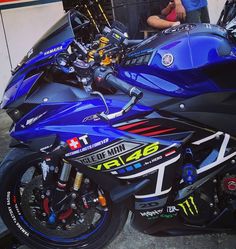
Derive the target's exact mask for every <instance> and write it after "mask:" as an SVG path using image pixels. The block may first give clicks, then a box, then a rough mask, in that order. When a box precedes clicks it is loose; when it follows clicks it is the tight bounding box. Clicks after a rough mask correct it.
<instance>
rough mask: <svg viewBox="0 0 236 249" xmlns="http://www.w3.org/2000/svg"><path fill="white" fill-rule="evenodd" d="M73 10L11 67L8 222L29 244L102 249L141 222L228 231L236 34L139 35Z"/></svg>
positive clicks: (235, 200) (188, 230)
mask: <svg viewBox="0 0 236 249" xmlns="http://www.w3.org/2000/svg"><path fill="white" fill-rule="evenodd" d="M88 34H89V21H88V20H87V18H86V17H85V16H83V15H82V14H80V13H79V12H77V11H75V10H72V11H70V12H68V13H67V14H66V15H65V16H64V17H63V18H61V19H60V20H59V21H58V22H57V23H56V24H55V25H54V26H53V27H52V28H51V29H50V30H49V31H48V32H47V33H46V34H45V35H44V36H43V37H42V38H41V39H40V41H39V42H38V43H37V44H36V45H35V46H34V47H33V48H32V49H31V50H30V51H29V52H28V54H27V56H26V57H25V58H24V59H23V61H22V62H21V63H20V64H19V65H18V67H17V68H16V69H15V70H14V72H13V75H12V78H11V80H10V82H9V84H8V86H7V88H6V91H5V94H4V98H3V101H2V108H4V109H6V110H7V113H8V114H9V116H10V117H11V118H12V120H13V125H12V127H11V129H10V134H11V136H12V138H13V139H12V142H11V145H10V146H11V147H12V150H10V152H9V154H8V155H7V156H6V158H5V159H4V161H3V162H2V164H1V167H0V181H1V191H0V196H1V200H2V201H1V207H0V212H1V215H2V217H3V219H4V222H5V223H6V225H7V226H8V227H9V229H10V230H11V231H12V233H13V234H14V235H15V236H17V237H18V238H19V239H20V240H21V241H24V243H26V244H27V245H29V246H31V247H34V248H64V247H70V248H82V247H83V248H96V249H97V248H103V247H104V245H106V244H107V243H108V242H110V241H111V240H112V239H113V238H114V236H115V235H116V234H117V233H118V232H119V231H120V230H121V228H122V227H123V225H124V223H125V221H126V218H127V214H128V210H130V211H131V212H132V219H131V221H132V224H133V226H134V227H135V228H136V229H138V230H139V231H141V232H144V231H145V233H149V234H156V235H161V236H163V235H165V236H169V235H184V234H194V233H209V232H226V231H230V232H233V231H234V230H235V209H236V208H235V207H236V169H235V157H236V144H235V135H236V122H235V121H236V119H235V114H236V111H235V108H234V107H235V104H236V103H235V101H236V100H235V99H236V98H235V97H236V91H235V89H236V87H235V82H234V81H235V80H234V77H233V76H234V68H235V63H236V46H235V41H234V37H233V32H230V31H228V30H227V29H223V28H221V27H219V26H215V25H210V24H199V25H196V24H183V25H180V26H177V27H173V28H170V29H168V30H165V31H163V32H161V33H158V34H156V35H154V36H153V37H150V38H148V39H147V40H144V41H141V42H136V41H129V40H128V39H127V37H126V36H125V34H124V32H123V30H122V25H117V26H112V28H106V32H104V34H100V35H98V36H97V37H95V38H94V37H92V38H91V37H90V36H89V35H88Z"/></svg>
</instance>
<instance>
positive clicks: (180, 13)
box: [174, 0, 186, 20]
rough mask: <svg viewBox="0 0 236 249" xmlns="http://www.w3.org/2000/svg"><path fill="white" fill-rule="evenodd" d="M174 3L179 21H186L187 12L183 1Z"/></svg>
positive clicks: (178, 0) (177, 0)
mask: <svg viewBox="0 0 236 249" xmlns="http://www.w3.org/2000/svg"><path fill="white" fill-rule="evenodd" d="M174 3H175V11H176V16H177V19H178V20H184V19H185V17H186V11H185V8H184V6H183V4H182V2H181V0H174Z"/></svg>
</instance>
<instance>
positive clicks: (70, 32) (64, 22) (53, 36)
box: [20, 10, 89, 65]
mask: <svg viewBox="0 0 236 249" xmlns="http://www.w3.org/2000/svg"><path fill="white" fill-rule="evenodd" d="M88 22H89V21H88V19H87V18H86V17H85V16H84V15H82V14H81V13H80V12H78V11H76V10H71V11H69V12H68V13H67V14H65V15H64V16H63V17H62V18H61V19H59V21H57V22H56V23H55V24H54V25H53V26H52V27H51V28H50V29H49V30H48V31H47V32H46V33H45V34H44V35H43V36H42V37H41V38H40V39H39V41H38V42H37V43H36V44H35V45H34V46H33V47H32V48H31V49H30V51H29V52H28V54H27V55H26V56H25V57H24V59H23V60H22V61H21V63H20V65H23V64H24V63H26V62H27V61H28V60H30V59H32V58H33V57H35V56H37V55H38V54H39V53H40V52H44V51H46V50H48V49H49V48H51V47H53V46H55V45H58V44H63V43H64V42H65V41H68V40H73V39H74V38H75V33H76V31H77V30H78V29H80V28H82V27H83V26H84V25H87V24H88Z"/></svg>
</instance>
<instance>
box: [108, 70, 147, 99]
mask: <svg viewBox="0 0 236 249" xmlns="http://www.w3.org/2000/svg"><path fill="white" fill-rule="evenodd" d="M105 81H106V83H107V84H109V85H110V86H113V87H114V88H116V89H119V90H121V91H122V92H123V93H125V94H127V95H129V96H130V97H133V96H135V97H137V98H138V99H141V98H142V96H143V93H142V92H141V91H140V90H139V89H137V88H136V87H134V86H131V85H130V84H128V83H126V82H125V81H123V80H121V79H119V78H117V77H116V76H114V75H112V74H108V75H107V77H106V78H105Z"/></svg>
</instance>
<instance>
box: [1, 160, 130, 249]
mask: <svg viewBox="0 0 236 249" xmlns="http://www.w3.org/2000/svg"><path fill="white" fill-rule="evenodd" d="M39 165H40V158H35V155H29V156H26V157H23V158H21V159H20V160H5V161H4V162H3V163H2V165H1V167H0V182H1V186H0V200H1V204H0V214H1V216H2V219H3V221H4V222H5V224H6V225H7V226H8V228H9V230H10V231H11V232H12V233H13V235H15V236H16V237H17V238H18V239H19V240H20V241H21V242H22V243H24V244H26V245H28V246H29V247H31V248H39V249H46V248H50V249H54V248H71V249H72V248H85V249H93V248H96V249H99V248H104V246H105V245H106V244H108V243H109V242H110V241H111V240H112V239H113V238H114V237H115V236H116V235H117V234H118V233H119V232H120V231H121V229H122V228H123V226H124V224H125V221H126V219H127V214H128V211H127V209H126V208H125V207H124V205H123V204H114V203H112V202H111V200H110V199H109V197H108V195H106V193H104V196H106V206H102V205H101V204H100V203H99V201H97V200H98V193H99V192H100V191H103V190H102V189H100V188H99V186H97V185H96V184H95V183H94V182H93V181H92V180H91V179H89V178H88V177H84V181H83V184H82V187H81V188H82V191H80V194H78V195H77V197H76V198H75V200H74V201H73V206H72V205H71V199H70V198H69V197H70V195H71V193H70V191H71V189H72V184H71V185H70V184H68V185H69V186H67V193H66V195H65V197H64V198H68V200H67V201H66V202H64V203H65V204H64V205H62V206H61V208H60V211H59V212H58V213H57V215H52V214H51V211H50V210H51V204H50V203H51V200H50V198H49V197H48V194H50V193H48V190H47V192H45V191H46V190H45V189H44V186H43V183H42V175H41V168H40V166H39ZM71 182H73V179H72V180H71ZM98 189H99V190H98ZM68 203H70V204H69V205H68Z"/></svg>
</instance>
